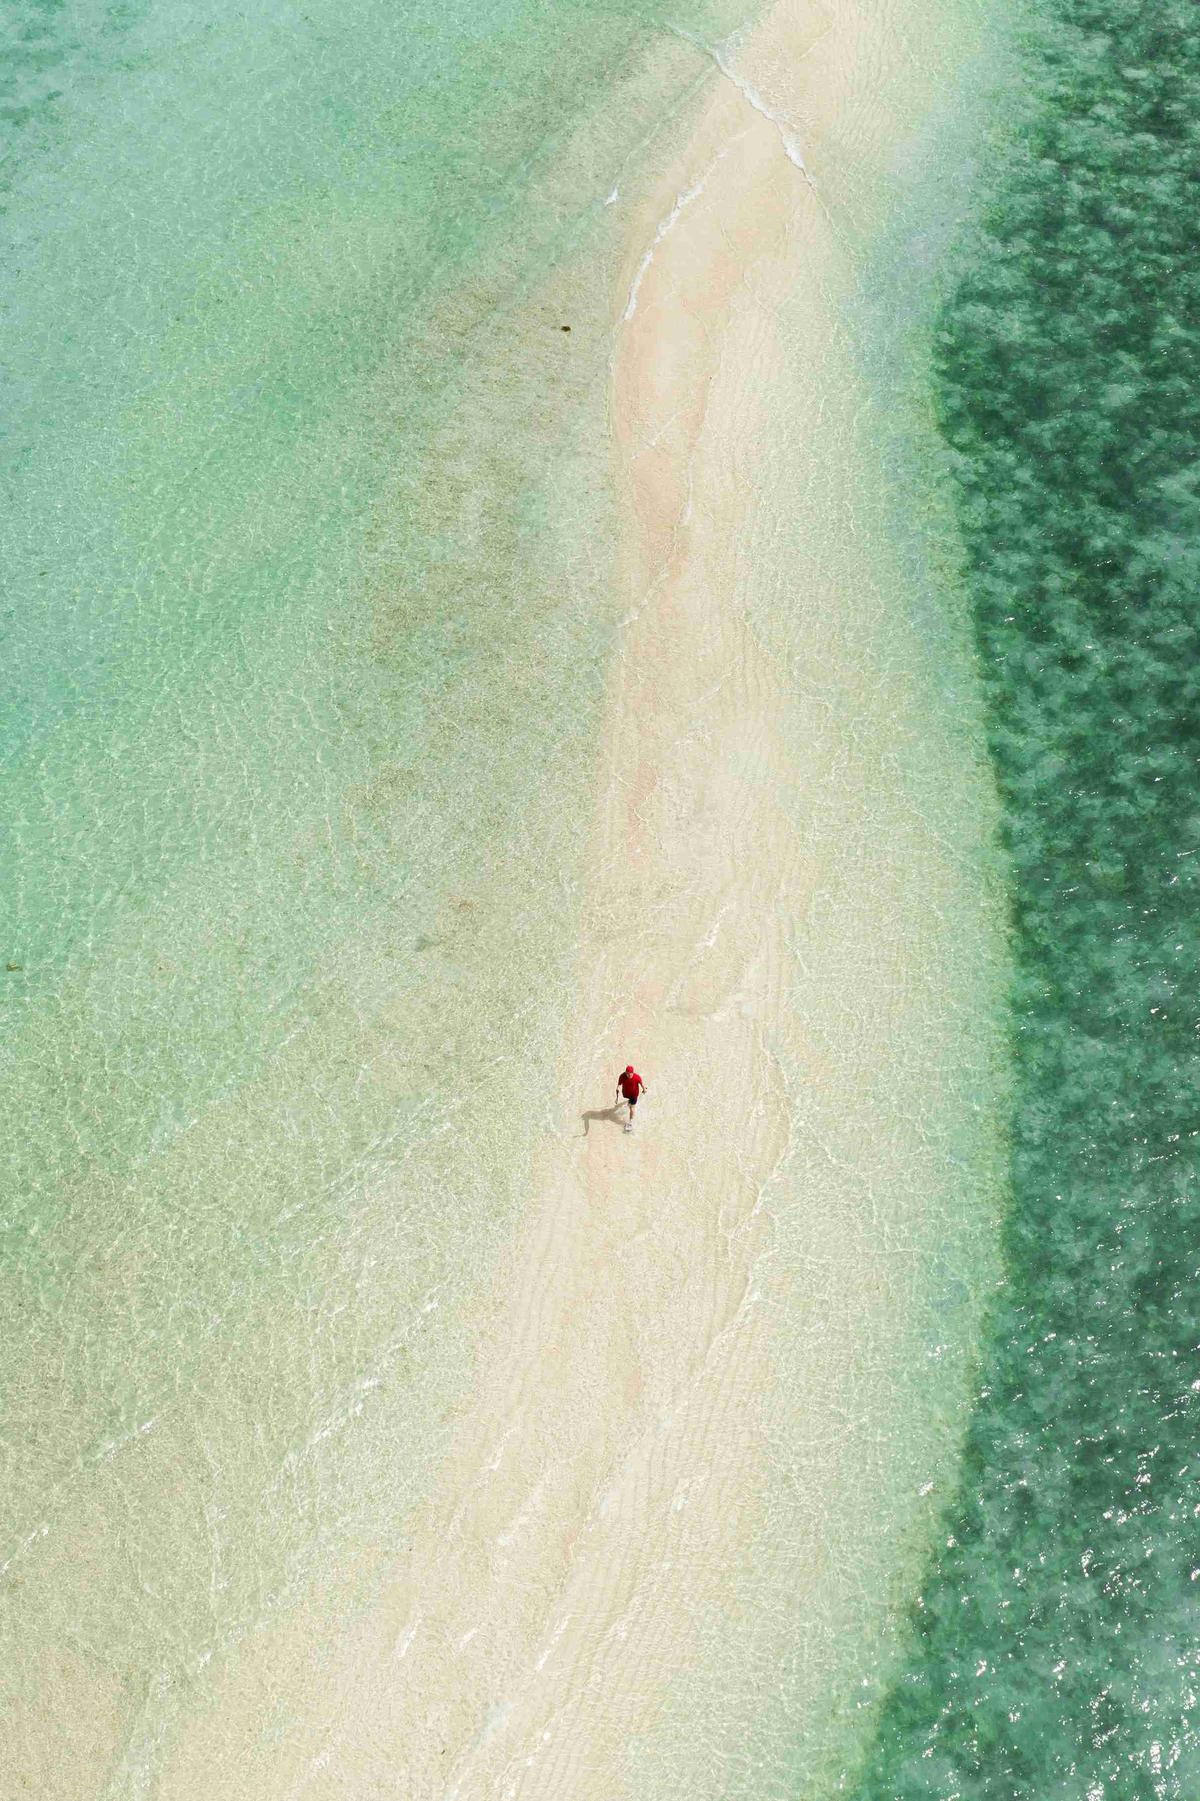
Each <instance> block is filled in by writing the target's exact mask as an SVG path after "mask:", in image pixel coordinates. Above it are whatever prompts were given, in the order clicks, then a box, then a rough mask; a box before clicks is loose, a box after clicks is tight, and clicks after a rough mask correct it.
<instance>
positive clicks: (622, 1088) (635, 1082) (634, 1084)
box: [617, 1063, 646, 1132]
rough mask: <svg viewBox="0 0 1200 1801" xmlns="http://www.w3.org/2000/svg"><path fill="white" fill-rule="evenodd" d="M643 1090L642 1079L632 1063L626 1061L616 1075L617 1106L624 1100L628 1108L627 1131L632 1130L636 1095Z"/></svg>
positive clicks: (644, 1087)
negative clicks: (619, 1072)
mask: <svg viewBox="0 0 1200 1801" xmlns="http://www.w3.org/2000/svg"><path fill="white" fill-rule="evenodd" d="M645 1091H646V1084H645V1083H644V1082H643V1081H642V1078H641V1076H639V1075H638V1072H637V1070H636V1069H635V1068H634V1067H633V1064H632V1063H627V1064H626V1065H625V1068H624V1070H623V1071H622V1072H621V1074H620V1075H619V1076H618V1077H617V1106H618V1107H619V1106H620V1105H621V1102H622V1101H624V1102H625V1104H626V1106H627V1107H628V1108H629V1118H628V1119H627V1120H626V1121H625V1130H626V1131H627V1132H632V1131H633V1110H634V1108H635V1107H636V1106H637V1104H638V1096H639V1095H640V1094H644V1093H645Z"/></svg>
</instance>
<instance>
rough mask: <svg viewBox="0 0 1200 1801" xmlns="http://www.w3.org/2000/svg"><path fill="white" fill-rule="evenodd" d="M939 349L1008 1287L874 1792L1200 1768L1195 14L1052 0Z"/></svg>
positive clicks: (1126, 1777) (1162, 1793)
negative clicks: (973, 648) (965, 632)
mask: <svg viewBox="0 0 1200 1801" xmlns="http://www.w3.org/2000/svg"><path fill="white" fill-rule="evenodd" d="M1022 37H1023V44H1022V60H1023V68H1022V70H1021V72H1020V73H1021V83H1020V86H1019V87H1014V88H1013V89H1012V94H1013V95H1015V94H1018V93H1020V94H1021V95H1022V96H1023V98H1022V99H1021V101H1020V102H1019V104H1016V103H1014V102H1012V101H1011V100H1010V117H1011V111H1012V110H1014V109H1015V112H1016V115H1017V119H1016V125H1017V129H1016V130H1015V132H1013V134H1012V135H1011V137H1009V136H1007V135H1006V137H1005V138H1004V140H1003V141H1002V142H1001V143H1000V144H998V146H997V150H996V162H995V164H994V166H993V172H992V174H991V176H990V186H991V199H990V201H989V203H988V205H987V207H986V208H985V211H984V216H983V223H982V226H981V229H980V230H979V231H978V233H977V234H975V236H974V238H973V240H972V242H971V244H970V247H969V253H968V254H967V255H966V257H965V258H964V260H963V262H962V263H961V265H960V267H959V269H958V271H957V274H956V279H955V282H954V285H953V289H952V292H951V294H950V297H949V299H948V301H947V303H946V305H945V308H944V311H943V314H942V317H941V322H940V327H939V330H938V333H937V338H936V346H935V367H936V382H937V397H938V407H939V415H940V425H941V430H942V433H943V435H944V440H945V443H946V444H947V446H948V448H949V452H950V455H951V458H952V463H953V472H954V476H955V480H956V486H957V493H958V510H959V518H960V524H961V529H962V533H963V538H964V542H965V546H966V553H967V558H968V582H969V589H970V593H971V596H972V601H973V608H974V615H975V625H976V634H977V643H978V649H979V657H980V663H981V667H982V671H983V675H984V681H985V687H986V692H987V698H988V703H989V711H990V722H991V723H990V738H991V747H992V753H993V758H994V762H995V767H996V770H997V774H998V777H999V782H1000V787H1001V794H1002V800H1003V807H1004V819H1005V824H1004V839H1005V846H1006V850H1007V855H1008V858H1009V861H1010V866H1011V870H1012V910H1013V945H1014V951H1015V955H1016V960H1017V974H1016V978H1015V985H1014V989H1013V994H1012V1001H1011V1019H1012V1025H1011V1054H1012V1062H1013V1068H1014V1077H1015V1082H1016V1104H1015V1112H1014V1123H1013V1132H1012V1149H1011V1164H1010V1181H1011V1210H1010V1214H1009V1220H1008V1225H1007V1229H1006V1233H1005V1239H1004V1253H1005V1264H1006V1276H1005V1283H1004V1286H1003V1288H1002V1290H1001V1292H1000V1295H999V1298H998V1301H997V1304H996V1306H995V1309H994V1314H993V1319H992V1322H991V1327H990V1332H989V1335H988V1340H987V1344H986V1348H985V1354H984V1358H983V1361H982V1366H981V1371H980V1378H979V1392H978V1400H977V1405H976V1411H975V1415H974V1419H973V1423H972V1427H971V1431H970V1434H969V1438H968V1442H967V1447H966V1453H965V1459H964V1467H963V1474H962V1482H961V1489H960V1493H959V1495H958V1497H957V1500H956V1501H955V1503H954V1505H953V1506H952V1507H951V1508H950V1509H949V1510H948V1511H947V1513H946V1516H945V1519H944V1548H943V1549H942V1550H941V1552H940V1553H939V1556H938V1558H937V1559H936V1561H935V1563H934V1565H933V1567H932V1568H931V1569H930V1570H929V1571H928V1573H927V1576H926V1578H925V1580H924V1581H923V1583H922V1585H921V1590H920V1596H919V1599H918V1601H917V1602H916V1605H915V1607H914V1609H913V1612H912V1618H911V1634H912V1650H911V1655H910V1659H909V1662H908V1665H907V1668H906V1670H905V1671H904V1673H903V1674H902V1676H901V1677H900V1679H899V1680H898V1681H897V1682H896V1684H895V1686H894V1688H893V1690H892V1692H891V1694H890V1697H889V1700H888V1702H887V1705H886V1707H885V1709H884V1713H883V1717H882V1723H881V1726H880V1729H879V1733H878V1737H877V1740H876V1744H875V1747H874V1751H873V1754H872V1756H871V1758H870V1760H869V1764H868V1767H867V1770H866V1772H865V1774H864V1775H863V1776H862V1778H861V1780H860V1781H859V1783H858V1785H857V1787H856V1788H855V1789H854V1791H853V1792H855V1793H856V1794H857V1795H858V1796H859V1798H860V1801H917V1798H918V1797H920V1798H923V1801H935V1798H936V1801H972V1798H975V1797H977V1798H979V1801H983V1798H984V1797H988V1798H989V1801H990V1798H991V1797H995V1796H998V1795H1005V1796H1014V1797H1017V1796H1019V1797H1030V1798H1033V1797H1037V1801H1048V1798H1049V1797H1057V1796H1061V1797H1063V1798H1064V1801H1065V1798H1066V1797H1072V1798H1074V1797H1081V1796H1087V1797H1089V1801H1101V1798H1103V1797H1109V1798H1113V1801H1115V1798H1117V1797H1120V1798H1121V1801H1133V1798H1134V1797H1139V1798H1140V1797H1146V1798H1147V1801H1149V1798H1150V1797H1155V1798H1157V1801H1164V1798H1169V1797H1178V1798H1187V1797H1192V1796H1194V1795H1195V1794H1196V1793H1197V1792H1198V1791H1200V1748H1198V1746H1197V1739H1196V1734H1195V1729H1194V1725H1193V1720H1194V1712H1195V1705H1196V1691H1197V1660H1198V1657H1200V1652H1198V1650H1197V1642H1196V1622H1197V1591H1196V1586H1195V1584H1196V1582H1197V1580H1200V1572H1198V1570H1197V1567H1196V1566H1197V1563H1198V1561H1200V1560H1198V1559H1197V1556H1196V1538H1195V1530H1194V1528H1195V1518H1194V1516H1195V1513H1196V1510H1197V1506H1198V1505H1200V1501H1198V1497H1197V1492H1196V1442H1195V1441H1196V1389H1197V1380H1196V1377H1197V1371H1196V1362H1195V1348H1196V1336H1197V1306H1196V1300H1195V1286H1196V1250H1195V1246H1196V1236H1197V1233H1196V1223H1197V1196H1196V1157H1195V1143H1196V1135H1197V1125H1196V1092H1197V1077H1196V1067H1197V1066H1196V1031H1197V1025H1196V1018H1195V1006H1194V1004H1193V997H1194V989H1195V971H1196V963H1197V952H1198V950H1200V943H1198V940H1197V932H1196V925H1195V912H1196V876H1195V864H1194V860H1193V859H1194V858H1195V856H1196V854H1197V852H1198V851H1200V842H1198V840H1197V826H1198V817H1197V806H1196V792H1197V790H1196V772H1197V762H1198V759H1200V732H1198V729H1197V714H1196V697H1197V676H1196V667H1197V654H1198V651H1200V632H1198V628H1197V602H1196V573H1197V567H1198V556H1200V501H1198V499H1197V486H1196V483H1197V468H1198V467H1200V463H1198V458H1200V398H1198V393H1197V387H1196V382H1195V367H1194V365H1195V358H1196V352H1197V348H1198V346H1200V267H1198V264H1197V259H1196V252H1195V230H1194V224H1195V194H1196V187H1197V181H1198V180H1200V39H1198V37H1197V34H1196V30H1195V13H1194V8H1193V7H1191V6H1190V5H1184V4H1175V3H1174V0H1151V3H1150V4H1141V3H1139V4H1123V3H1122V0H1054V3H1051V4H1045V3H1044V4H1042V5H1041V6H1040V7H1039V8H1038V9H1037V11H1036V13H1035V14H1033V15H1032V16H1031V17H1030V18H1029V19H1028V20H1027V21H1026V23H1025V26H1024V27H1023V32H1022Z"/></svg>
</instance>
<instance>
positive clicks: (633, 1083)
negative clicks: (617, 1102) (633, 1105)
mask: <svg viewBox="0 0 1200 1801" xmlns="http://www.w3.org/2000/svg"><path fill="white" fill-rule="evenodd" d="M617 1086H618V1088H619V1089H620V1090H621V1093H622V1094H623V1095H624V1096H625V1099H626V1100H627V1101H636V1100H637V1097H638V1095H639V1094H640V1093H641V1092H642V1089H643V1088H644V1087H645V1086H646V1084H645V1083H644V1082H643V1081H642V1078H641V1076H639V1075H638V1073H637V1071H636V1070H633V1071H630V1070H628V1069H626V1070H623V1071H622V1073H621V1074H620V1075H619V1076H618V1077H617Z"/></svg>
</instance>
